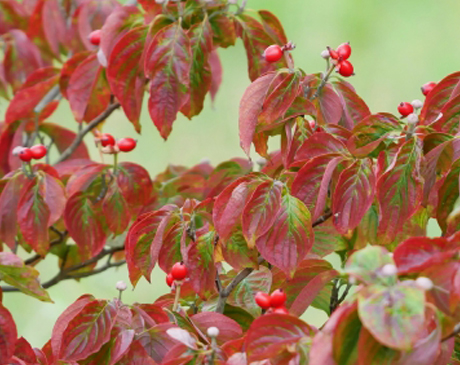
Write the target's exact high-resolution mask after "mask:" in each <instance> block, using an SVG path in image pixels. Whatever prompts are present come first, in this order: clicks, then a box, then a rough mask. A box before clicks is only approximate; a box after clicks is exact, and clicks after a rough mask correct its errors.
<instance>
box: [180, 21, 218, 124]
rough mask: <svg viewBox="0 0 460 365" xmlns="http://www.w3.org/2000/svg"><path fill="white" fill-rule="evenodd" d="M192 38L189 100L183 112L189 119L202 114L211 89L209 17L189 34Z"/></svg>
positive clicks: (211, 49)
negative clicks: (205, 99)
mask: <svg viewBox="0 0 460 365" xmlns="http://www.w3.org/2000/svg"><path fill="white" fill-rule="evenodd" d="M187 34H188V35H189V37H190V43H191V50H192V54H191V56H192V65H191V68H190V90H189V94H190V96H189V100H188V102H187V103H186V104H185V105H184V106H183V107H182V109H181V112H182V113H184V115H185V116H186V117H187V118H189V119H190V118H192V117H193V116H195V115H198V114H200V112H201V110H202V109H203V103H204V98H205V97H206V94H207V93H208V91H209V90H210V89H211V85H212V74H211V65H210V63H209V56H210V54H211V52H212V51H213V44H212V29H211V24H210V23H209V20H208V17H207V16H205V18H204V20H203V22H202V23H198V24H195V25H194V26H193V27H192V28H190V30H189V31H188V33H187Z"/></svg>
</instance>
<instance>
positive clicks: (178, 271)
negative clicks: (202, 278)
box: [166, 262, 188, 286]
mask: <svg viewBox="0 0 460 365" xmlns="http://www.w3.org/2000/svg"><path fill="white" fill-rule="evenodd" d="M187 273H188V272H187V268H186V267H185V265H184V263H183V262H176V263H175V264H174V265H173V267H172V268H171V271H170V272H169V274H168V275H166V284H168V286H172V285H173V284H174V281H182V280H184V279H185V278H186V277H187Z"/></svg>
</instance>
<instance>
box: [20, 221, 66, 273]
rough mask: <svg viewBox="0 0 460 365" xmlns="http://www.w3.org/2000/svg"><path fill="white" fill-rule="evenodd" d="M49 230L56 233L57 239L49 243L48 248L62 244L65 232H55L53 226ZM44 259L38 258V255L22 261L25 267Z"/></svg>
mask: <svg viewBox="0 0 460 365" xmlns="http://www.w3.org/2000/svg"><path fill="white" fill-rule="evenodd" d="M50 229H51V230H52V231H53V232H56V233H57V234H58V235H59V237H58V238H56V239H55V240H54V241H51V242H50V248H51V247H53V246H56V245H59V244H60V243H62V242H63V241H64V239H65V238H66V237H67V231H65V232H61V231H59V230H57V229H56V228H54V227H53V226H51V227H50ZM43 258H44V257H43V256H40V255H38V254H37V255H35V256H32V257H30V258H28V259H27V260H25V261H24V264H26V265H33V264H35V263H36V262H37V261H40V260H42V259H43Z"/></svg>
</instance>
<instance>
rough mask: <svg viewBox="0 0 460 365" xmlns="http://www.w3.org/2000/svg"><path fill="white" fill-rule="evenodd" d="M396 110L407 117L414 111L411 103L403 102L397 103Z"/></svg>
mask: <svg viewBox="0 0 460 365" xmlns="http://www.w3.org/2000/svg"><path fill="white" fill-rule="evenodd" d="M398 112H399V113H400V114H401V115H402V116H403V117H407V116H408V115H409V114H412V113H413V112H414V107H413V106H412V104H411V103H408V102H404V103H401V104H399V106H398Z"/></svg>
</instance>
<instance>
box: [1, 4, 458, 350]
mask: <svg viewBox="0 0 460 365" xmlns="http://www.w3.org/2000/svg"><path fill="white" fill-rule="evenodd" d="M152 1H153V0H152ZM248 8H251V9H268V10H270V11H272V12H273V13H275V14H276V15H277V16H278V17H279V18H280V20H281V22H282V24H284V27H285V30H286V33H287V35H288V38H289V39H291V40H292V41H293V42H294V43H296V44H297V49H296V50H295V51H294V53H293V55H294V58H295V61H296V65H297V66H300V67H302V68H303V69H304V70H305V71H306V72H308V73H312V72H317V71H322V70H323V69H324V67H325V65H324V61H323V60H322V59H321V57H320V56H319V54H320V52H321V51H322V50H323V49H324V48H325V47H326V46H327V45H330V46H332V47H336V46H337V45H339V44H340V43H342V42H344V41H350V42H351V45H352V47H353V53H352V56H351V58H350V60H351V62H352V63H353V64H354V66H355V72H356V76H355V77H353V78H352V79H351V80H350V81H351V82H352V84H353V85H354V86H355V88H356V90H357V92H358V93H359V94H360V95H361V96H362V97H363V98H364V100H365V101H366V102H367V103H368V105H369V107H370V108H371V110H372V112H380V111H389V112H392V113H396V107H397V104H398V103H399V102H401V101H411V100H413V99H419V98H420V99H422V97H423V96H422V95H421V92H420V86H421V85H422V84H423V83H425V82H427V81H439V80H440V79H441V78H443V77H444V76H446V75H447V74H449V73H452V72H454V71H458V70H459V69H460V47H458V38H457V37H458V35H459V34H460V22H459V19H460V2H458V0H442V1H433V0H403V1H401V0H385V1H381V0H374V1H372V0H284V1H280V0H249V4H248ZM220 55H221V58H222V62H223V66H224V74H223V83H222V86H221V89H220V91H219V93H218V95H217V100H216V102H215V105H214V107H211V103H210V101H209V99H208V100H207V102H206V106H205V110H204V111H203V113H202V114H201V115H199V116H198V117H196V118H195V119H193V120H192V121H188V120H186V119H185V118H184V117H182V116H180V117H179V118H178V120H177V121H176V123H175V124H174V129H173V133H172V134H171V136H170V138H169V139H168V141H167V142H164V141H163V140H162V139H161V138H160V136H159V134H158V133H157V131H156V129H155V128H154V126H153V123H152V122H151V121H150V119H149V117H148V112H147V110H146V109H145V108H144V110H143V113H142V136H140V137H139V144H138V147H137V148H136V150H134V151H133V152H132V153H129V154H124V155H122V156H120V157H121V159H122V160H129V161H133V162H137V163H140V164H142V165H143V166H145V167H146V168H147V169H148V170H149V171H150V173H151V174H152V176H154V175H155V174H157V173H158V172H160V171H162V170H163V169H164V168H165V167H166V165H167V164H168V163H172V164H182V165H189V166H191V165H193V164H196V163H198V162H199V161H200V160H202V159H210V160H211V162H212V163H214V164H217V163H219V162H221V161H224V160H227V159H230V158H232V157H236V156H241V157H243V156H244V155H243V153H242V151H241V149H240V147H239V140H238V128H237V125H238V105H239V102H240V98H241V96H242V94H243V92H244V90H245V88H246V87H247V86H248V85H249V79H248V76H247V63H246V56H245V53H244V49H243V47H242V43H241V41H238V44H237V45H236V46H235V47H233V48H229V49H226V50H221V51H220ZM5 106H6V105H5V103H4V102H3V101H2V102H1V104H0V114H2V113H3V112H4V109H5ZM51 121H52V122H56V123H59V124H62V125H65V126H67V127H70V128H72V129H74V130H75V129H76V123H75V122H74V120H73V118H72V116H71V113H70V111H69V108H68V104H67V103H66V102H65V101H63V102H62V103H61V106H60V108H59V110H58V112H57V113H55V114H54V115H53V116H52V119H51ZM104 130H105V131H108V132H110V133H113V134H114V135H115V136H116V137H124V136H132V137H136V135H135V132H134V130H133V128H132V127H131V124H130V123H129V122H128V121H127V120H126V118H125V117H124V116H123V114H122V113H121V112H116V113H114V114H113V115H112V117H111V118H110V119H109V120H108V121H107V123H106V125H105V127H104ZM87 142H88V146H90V147H91V148H92V153H93V157H94V158H95V159H96V160H98V159H99V156H98V154H97V153H95V152H96V151H95V149H94V148H93V147H92V146H93V143H92V140H91V139H89V140H88V141H87ZM430 233H431V235H434V234H436V233H437V232H436V229H435V228H434V229H433V230H432V231H431V232H430ZM56 261H57V260H55V258H54V257H49V258H47V259H46V261H44V262H42V263H40V264H39V265H38V270H39V271H40V272H41V274H42V281H46V280H47V279H48V278H50V277H51V276H52V275H54V273H55V272H56V269H57V262H56ZM118 280H125V281H126V282H129V280H128V275H127V270H126V267H122V268H120V269H118V270H111V271H107V272H105V273H104V274H101V275H97V276H94V277H91V278H87V279H83V280H82V281H81V282H80V283H77V282H71V281H66V282H62V283H60V284H59V285H57V286H55V287H53V288H51V289H50V290H49V293H50V295H51V297H52V299H53V300H54V302H55V303H54V304H49V303H42V302H39V301H37V300H36V299H33V298H30V297H27V296H25V295H24V294H21V293H19V294H16V293H6V294H5V295H4V300H3V301H4V304H5V305H6V307H7V308H8V309H10V310H11V312H12V314H13V316H14V319H15V321H16V323H17V325H18V332H19V335H20V336H24V337H26V338H27V339H28V340H29V341H30V342H31V343H32V345H33V346H37V347H39V346H42V345H43V344H44V343H45V342H46V341H47V340H48V339H49V338H50V336H51V330H52V327H53V324H54V322H55V320H56V318H57V317H58V316H59V314H60V313H62V311H63V310H64V309H65V308H66V307H67V306H68V305H69V304H71V303H72V302H73V301H74V300H75V299H76V298H77V297H78V296H80V295H81V294H83V293H92V294H93V295H95V296H96V297H98V298H111V297H114V296H116V295H117V292H116V290H115V283H116V282H117V281H118ZM130 289H131V287H130ZM167 290H168V288H167V286H166V284H165V283H164V274H163V273H161V272H160V271H159V270H157V269H155V271H154V273H153V276H152V284H148V283H147V282H146V281H145V280H143V281H141V282H140V283H139V284H138V286H137V287H136V289H135V290H134V291H131V290H127V291H126V292H125V293H124V295H123V296H124V300H125V301H126V302H128V303H131V302H134V301H139V302H152V301H153V300H154V299H155V298H157V297H158V296H159V295H161V294H163V293H166V292H167ZM306 319H307V320H308V321H309V322H310V323H311V324H314V325H320V324H321V323H322V322H323V321H324V320H325V315H324V314H323V313H321V312H319V311H315V310H309V311H308V312H307V314H306Z"/></svg>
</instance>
